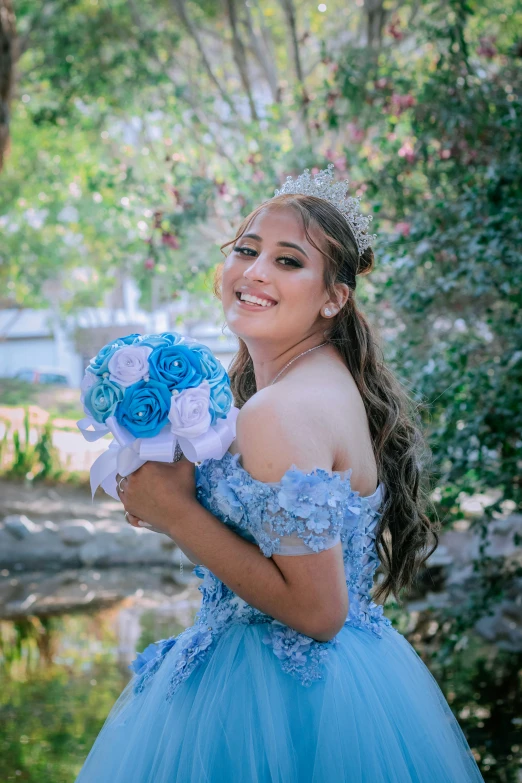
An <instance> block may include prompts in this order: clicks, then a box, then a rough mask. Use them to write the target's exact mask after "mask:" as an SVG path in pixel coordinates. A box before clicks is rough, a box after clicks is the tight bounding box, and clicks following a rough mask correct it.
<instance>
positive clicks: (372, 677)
mask: <svg viewBox="0 0 522 783" xmlns="http://www.w3.org/2000/svg"><path fill="white" fill-rule="evenodd" d="M265 630H266V629H264V628H263V626H262V625H241V624H232V625H230V627H229V628H227V630H226V632H225V633H224V634H223V635H222V636H221V637H220V638H219V640H218V642H217V645H216V648H215V649H214V650H213V652H212V654H211V655H210V656H209V657H207V658H206V659H205V660H203V661H202V663H201V665H200V666H199V667H198V668H197V669H195V670H194V671H193V672H192V674H191V675H190V676H189V677H188V679H187V680H186V681H185V682H183V683H182V685H181V687H180V688H179V689H178V690H177V691H176V692H175V693H174V695H173V697H172V698H171V700H170V701H168V700H167V699H166V698H165V694H166V692H167V689H168V683H169V679H170V676H171V674H172V670H173V667H174V664H175V662H176V656H177V655H178V654H179V653H178V652H177V651H176V646H175V645H174V646H173V647H172V648H171V649H170V650H169V652H168V653H167V654H166V657H165V659H164V660H163V663H162V665H161V667H160V668H159V669H158V670H157V672H156V673H155V674H154V676H153V678H152V680H151V681H150V682H149V683H148V685H147V687H146V688H145V689H144V690H143V691H142V692H141V693H137V694H134V693H133V682H134V677H133V679H132V680H131V681H130V682H129V683H128V685H127V686H126V687H125V689H124V690H123V692H122V694H121V695H120V697H119V698H118V700H117V701H116V703H115V704H114V706H113V708H112V710H111V712H110V713H109V715H108V717H107V720H106V722H105V724H104V726H103V727H102V729H101V731H100V733H99V734H98V737H97V739H96V741H95V743H94V745H93V746H92V748H91V750H90V753H89V755H88V757H87V759H86V761H85V763H84V765H83V768H82V770H81V772H80V774H79V776H78V777H77V779H76V783H344V782H345V781H346V783H363V782H364V783H450V782H451V783H468V782H471V781H482V782H483V778H482V776H481V774H480V771H479V769H478V767H477V764H476V762H475V760H474V758H473V756H472V754H471V751H470V748H469V745H468V743H467V741H466V739H465V737H464V734H463V732H462V730H461V728H460V726H459V724H458V723H457V721H456V719H455V717H454V716H453V714H452V712H451V710H450V708H449V706H448V704H447V702H446V700H445V698H444V696H443V694H442V692H441V690H440V688H439V686H438V685H437V682H436V680H435V679H434V677H433V675H432V674H431V673H430V671H429V669H428V668H427V667H426V666H425V664H424V663H423V661H422V659H421V658H420V656H419V655H418V654H417V652H416V651H415V650H414V648H413V647H412V646H411V645H410V643H409V642H408V641H407V640H406V638H405V637H404V636H402V635H401V634H399V633H398V632H397V631H396V630H395V629H394V628H392V627H390V626H385V627H383V629H382V637H381V638H379V637H377V636H376V635H375V634H373V633H372V632H371V631H368V630H366V629H361V628H355V627H351V626H345V627H344V628H343V629H342V630H341V631H340V633H339V636H338V639H339V643H338V644H337V645H336V646H335V647H334V648H333V649H331V650H330V651H329V654H328V657H327V659H326V662H325V664H324V666H325V669H324V675H325V676H324V678H323V679H321V680H318V681H316V682H314V683H313V684H312V685H310V686H308V687H306V686H304V685H302V684H301V683H300V682H299V681H298V680H297V679H295V678H294V677H292V676H291V675H289V674H288V673H285V672H284V671H283V670H282V669H281V666H280V662H279V660H278V659H277V657H276V656H275V654H274V652H273V650H272V649H271V648H270V647H269V646H267V645H266V644H263V643H262V641H261V636H262V634H263V633H265Z"/></svg>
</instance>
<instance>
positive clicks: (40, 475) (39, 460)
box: [0, 408, 63, 481]
mask: <svg viewBox="0 0 522 783" xmlns="http://www.w3.org/2000/svg"><path fill="white" fill-rule="evenodd" d="M30 431H31V425H30V416H29V409H28V408H26V409H25V414H24V437H23V438H21V437H20V433H19V431H18V430H17V429H15V430H14V431H13V437H12V441H13V454H12V459H11V461H10V463H8V464H7V465H5V464H3V462H2V461H0V466H1V467H2V468H3V474H4V475H5V477H6V478H15V479H16V478H24V479H29V480H31V481H33V480H34V481H39V480H43V479H52V480H57V479H59V478H60V477H61V475H62V473H63V469H62V467H61V465H60V456H59V453H58V450H57V449H56V448H55V446H54V445H53V440H52V433H53V424H52V420H51V419H49V420H48V421H47V423H46V424H45V425H44V426H43V427H42V428H40V429H37V438H36V442H35V443H34V445H33V444H32V443H31V438H30ZM7 443H8V431H6V433H5V435H4V441H3V444H2V450H1V452H0V456H3V457H4V459H5V458H6V454H7Z"/></svg>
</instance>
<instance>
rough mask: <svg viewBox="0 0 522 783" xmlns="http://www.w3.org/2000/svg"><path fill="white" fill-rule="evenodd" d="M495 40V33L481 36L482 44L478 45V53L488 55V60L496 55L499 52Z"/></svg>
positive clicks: (483, 55)
mask: <svg viewBox="0 0 522 783" xmlns="http://www.w3.org/2000/svg"><path fill="white" fill-rule="evenodd" d="M495 41H496V37H495V36H494V35H486V36H484V37H483V38H480V44H479V45H478V47H477V54H480V55H481V56H482V57H487V58H488V60H491V58H492V57H494V56H495V55H496V53H497V48H496V46H495Z"/></svg>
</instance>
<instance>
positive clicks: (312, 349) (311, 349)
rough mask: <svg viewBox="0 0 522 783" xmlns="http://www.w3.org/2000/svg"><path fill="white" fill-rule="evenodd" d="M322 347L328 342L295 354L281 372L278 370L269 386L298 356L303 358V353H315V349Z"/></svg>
mask: <svg viewBox="0 0 522 783" xmlns="http://www.w3.org/2000/svg"><path fill="white" fill-rule="evenodd" d="M323 345H328V341H326V342H325V343H321V345H314V347H313V348H309V349H308V350H307V351H303V353H298V354H297V356H294V358H293V359H290V361H289V362H288V364H285V366H284V367H283V369H282V370H279V372H278V373H277V375H276V377H275V378H274V380H273V381H272V383H271V384H270V386H272V384H273V383H275V382H276V381H277V379H278V378H279V376H280V375H281V373H282V372H284V371H285V370H286V368H287V367H290V365H291V364H292V362H295V360H296V359H299V357H300V356H304V355H305V353H310V351H315V349H316V348H322V347H323Z"/></svg>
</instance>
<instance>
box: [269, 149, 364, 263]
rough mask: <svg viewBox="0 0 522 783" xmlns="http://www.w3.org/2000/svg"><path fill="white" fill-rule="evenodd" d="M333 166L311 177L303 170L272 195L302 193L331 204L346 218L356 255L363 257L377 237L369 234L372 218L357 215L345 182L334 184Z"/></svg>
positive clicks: (357, 203) (288, 179) (355, 206)
mask: <svg viewBox="0 0 522 783" xmlns="http://www.w3.org/2000/svg"><path fill="white" fill-rule="evenodd" d="M333 171H334V164H333V163H329V164H328V166H327V168H326V169H323V170H322V171H319V172H318V173H317V174H314V176H313V177H312V176H311V175H310V169H305V170H304V171H303V173H302V174H300V175H299V176H298V177H297V179H293V178H292V177H287V178H286V181H285V183H284V185H283V186H282V187H281V188H280V189H279V190H276V191H275V192H274V197H275V196H282V195H284V194H287V193H290V194H292V193H301V194H303V195H306V196H317V197H318V198H323V199H325V201H328V202H329V203H330V204H332V205H333V206H334V207H335V208H336V209H337V210H338V211H339V212H340V213H341V214H342V215H343V217H344V218H345V219H346V221H347V223H348V225H349V226H350V229H351V231H352V234H353V235H354V238H355V242H356V244H357V248H358V250H359V255H362V254H363V253H364V251H365V250H366V248H367V247H370V245H371V244H372V242H373V240H374V239H376V238H377V234H368V233H367V232H368V228H369V225H370V222H371V221H372V220H373V216H372V215H367V216H364V215H361V213H360V212H359V202H360V199H358V198H356V197H354V196H347V190H348V184H349V183H348V180H345V181H344V182H334V180H333Z"/></svg>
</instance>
